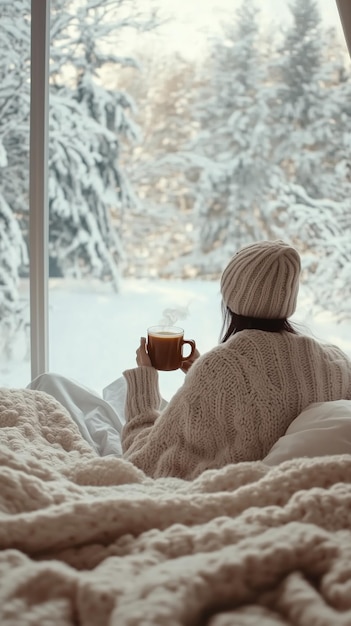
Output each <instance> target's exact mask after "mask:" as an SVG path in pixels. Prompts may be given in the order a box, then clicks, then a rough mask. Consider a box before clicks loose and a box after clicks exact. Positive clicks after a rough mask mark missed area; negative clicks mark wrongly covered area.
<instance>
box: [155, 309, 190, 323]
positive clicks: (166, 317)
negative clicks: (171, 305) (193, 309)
mask: <svg viewBox="0 0 351 626" xmlns="http://www.w3.org/2000/svg"><path fill="white" fill-rule="evenodd" d="M188 315H189V305H187V306H179V307H177V308H175V309H165V310H164V311H163V312H162V319H161V320H160V321H159V325H160V326H174V324H176V322H178V320H185V318H186V317H188Z"/></svg>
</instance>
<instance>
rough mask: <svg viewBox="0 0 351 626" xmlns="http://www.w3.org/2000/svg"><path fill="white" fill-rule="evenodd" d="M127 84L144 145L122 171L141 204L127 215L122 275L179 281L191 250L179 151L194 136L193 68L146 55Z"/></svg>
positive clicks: (188, 199)
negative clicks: (126, 258) (130, 257)
mask: <svg viewBox="0 0 351 626" xmlns="http://www.w3.org/2000/svg"><path fill="white" fill-rule="evenodd" d="M126 74H127V75H126V77H125V85H126V88H127V90H128V92H129V93H132V94H133V96H134V97H135V99H136V100H137V102H139V103H140V106H139V110H138V115H137V118H136V119H137V121H138V122H139V123H140V126H141V128H142V140H141V142H140V143H139V144H138V145H136V146H135V147H133V146H132V147H131V151H130V154H127V162H126V170H127V172H128V176H129V178H130V180H131V182H132V185H133V188H134V189H135V191H136V194H137V195H138V198H139V204H136V205H135V207H134V208H133V209H132V210H131V211H130V212H129V213H128V215H126V218H125V220H124V223H123V231H122V232H124V233H125V240H126V254H127V255H128V254H129V255H133V263H128V264H127V268H126V271H127V273H128V275H133V276H139V277H140V276H143V277H144V276H152V277H154V276H159V277H163V278H165V277H169V276H173V277H174V276H177V277H179V276H181V277H186V276H187V275H188V274H187V268H184V267H182V265H181V263H180V264H179V263H178V260H179V258H180V257H182V256H183V255H184V254H186V253H187V252H188V251H189V249H190V248H191V246H192V237H191V228H192V207H193V203H194V198H193V183H192V182H191V181H190V176H191V171H190V168H191V164H189V160H188V158H187V157H185V158H184V157H183V153H182V150H183V149H184V147H185V146H187V144H188V143H189V141H190V140H191V139H192V137H193V136H194V134H195V133H196V131H197V123H196V120H194V118H193V115H192V102H193V100H194V99H195V97H196V91H197V88H198V75H197V63H196V62H195V61H193V60H192V59H186V58H183V57H182V56H181V55H180V54H176V55H171V54H168V55H167V54H162V55H158V54H157V53H155V51H154V50H153V49H152V50H151V51H149V53H148V51H147V49H146V50H144V55H143V59H142V72H141V74H140V76H136V75H135V72H134V73H133V74H132V73H131V72H127V73H126Z"/></svg>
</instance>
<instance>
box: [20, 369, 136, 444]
mask: <svg viewBox="0 0 351 626" xmlns="http://www.w3.org/2000/svg"><path fill="white" fill-rule="evenodd" d="M28 389H37V390H38V391H45V393H48V394H50V395H52V396H54V398H56V400H58V401H59V402H61V404H62V405H63V406H64V407H65V408H66V409H67V411H68V412H69V414H70V415H71V417H72V419H73V420H74V421H75V423H76V424H77V426H78V428H79V430H80V432H81V434H82V436H83V437H84V439H85V440H86V441H87V442H88V443H89V444H90V445H91V446H92V448H94V450H95V451H96V452H97V454H99V455H100V456H107V455H108V454H113V455H115V456H122V448H121V439H120V433H121V430H122V426H123V424H124V422H125V419H124V402H125V394H126V382H125V379H124V378H123V377H121V378H118V379H116V380H114V381H113V382H112V383H110V384H109V385H108V386H107V387H105V389H104V390H103V396H102V397H101V396H100V395H99V394H98V393H97V392H96V391H93V390H92V389H89V388H88V387H84V385H81V384H80V383H78V382H76V381H74V380H72V379H70V378H66V377H65V376H61V375H60V374H55V373H48V374H42V375H40V376H38V377H37V378H35V379H34V380H33V381H32V382H31V383H30V384H29V385H28Z"/></svg>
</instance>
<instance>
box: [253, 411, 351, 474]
mask: <svg viewBox="0 0 351 626" xmlns="http://www.w3.org/2000/svg"><path fill="white" fill-rule="evenodd" d="M329 454H351V400H336V401H334V402H316V403H315V404H310V405H309V406H308V407H307V408H306V409H305V410H304V411H302V413H300V415H299V416H298V417H297V418H296V419H295V420H294V421H293V422H292V423H291V424H290V426H289V428H288V429H287V431H286V433H285V435H284V436H283V437H280V439H278V441H277V442H276V443H275V444H274V446H273V448H272V449H271V450H270V452H269V453H268V454H267V456H266V457H265V458H264V459H263V461H264V463H267V465H278V463H282V462H283V461H287V460H289V459H294V458H297V457H315V456H326V455H329Z"/></svg>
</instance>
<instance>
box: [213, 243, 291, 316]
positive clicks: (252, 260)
mask: <svg viewBox="0 0 351 626" xmlns="http://www.w3.org/2000/svg"><path fill="white" fill-rule="evenodd" d="M300 270H301V263H300V256H299V254H298V252H297V251H296V250H295V249H294V248H292V247H291V246H289V245H288V244H287V243H284V241H258V242H257V243H253V244H249V245H247V246H244V247H243V248H242V249H241V250H239V252H237V253H236V254H235V255H234V256H233V257H232V258H231V260H230V261H229V263H228V265H227V267H226V268H225V270H224V272H223V274H222V277H221V292H222V297H223V302H224V304H225V305H226V306H227V307H229V309H230V310H231V311H232V312H233V313H236V314H237V315H245V316H247V317H256V318H263V319H286V318H288V317H290V315H292V314H293V313H294V311H295V308H296V300H297V294H298V290H299V275H300Z"/></svg>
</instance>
